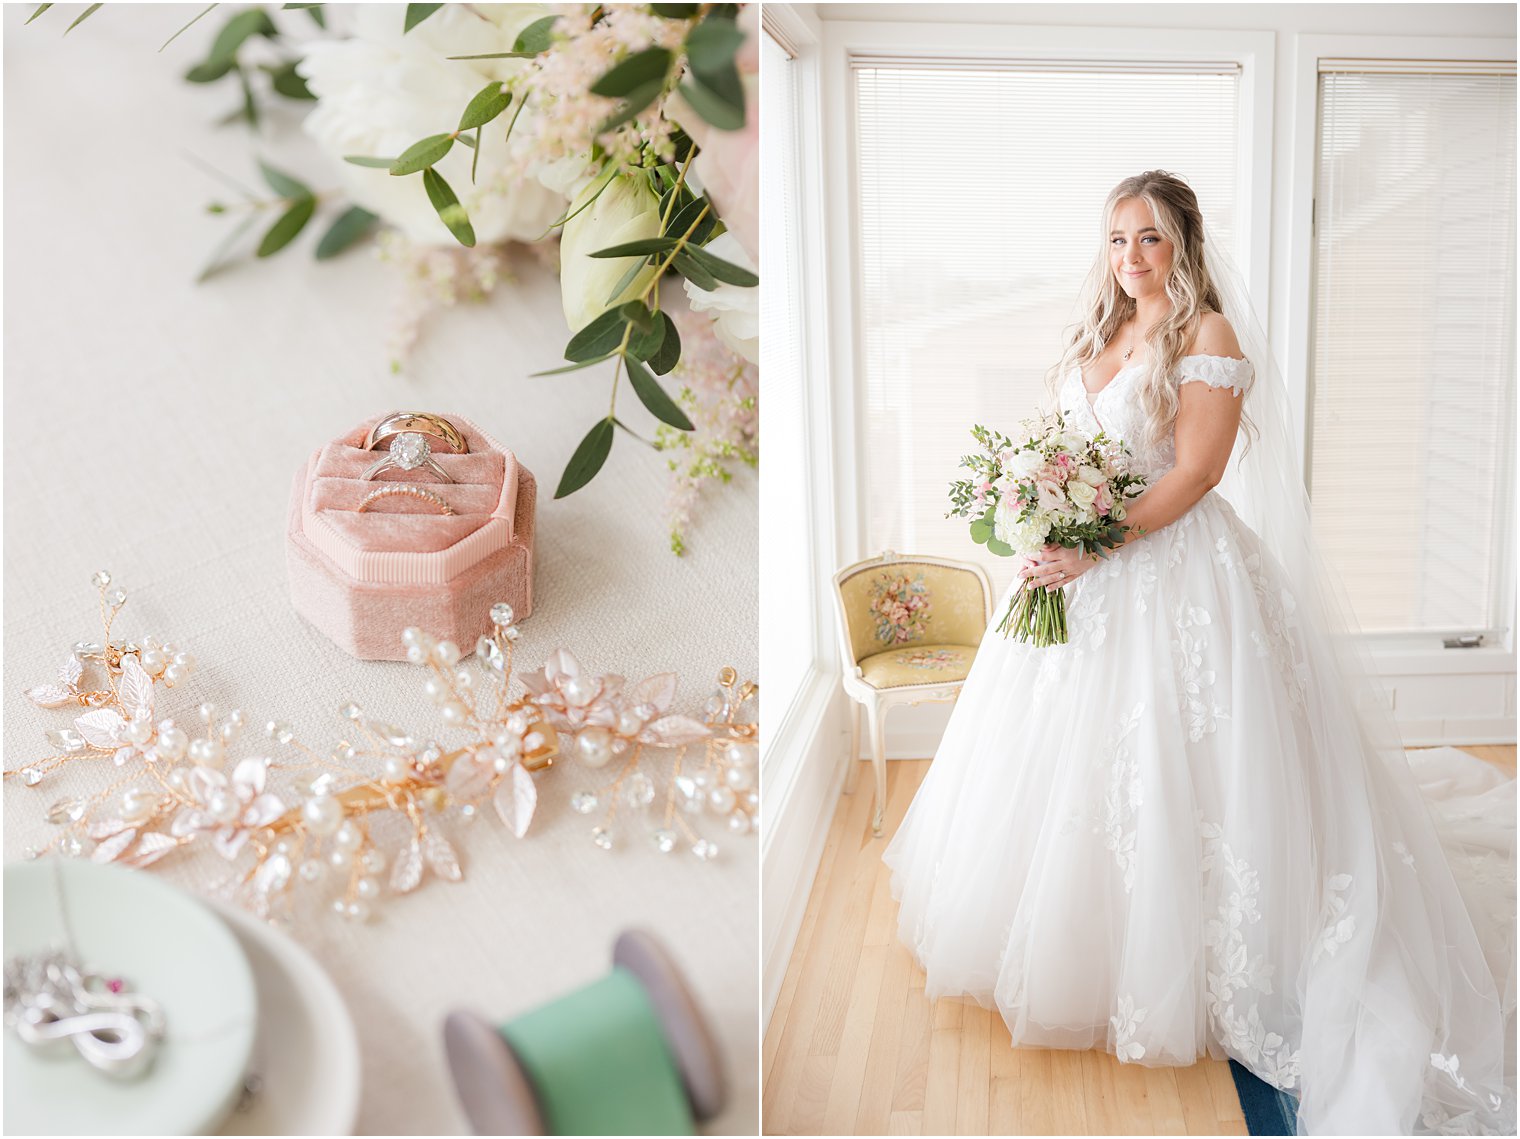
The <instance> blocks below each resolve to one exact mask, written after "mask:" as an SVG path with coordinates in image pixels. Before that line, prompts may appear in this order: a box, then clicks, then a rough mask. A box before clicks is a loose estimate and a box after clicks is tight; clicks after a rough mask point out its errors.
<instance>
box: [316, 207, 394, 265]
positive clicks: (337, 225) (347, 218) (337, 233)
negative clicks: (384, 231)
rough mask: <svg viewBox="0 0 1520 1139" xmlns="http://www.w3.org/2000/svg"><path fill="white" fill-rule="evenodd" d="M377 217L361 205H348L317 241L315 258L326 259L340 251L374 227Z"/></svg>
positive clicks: (364, 235)
mask: <svg viewBox="0 0 1520 1139" xmlns="http://www.w3.org/2000/svg"><path fill="white" fill-rule="evenodd" d="M379 220H380V219H379V218H378V217H376V216H375V215H374V214H372V213H370V212H369V211H368V210H366V209H365V208H364V207H362V206H350V207H349V208H348V209H347V210H345V211H343V213H342V214H341V215H339V217H338V220H337V221H335V222H333V223H332V225H331V226H329V227H328V229H327V232H326V233H324V234H323V235H322V240H321V241H319V242H317V260H318V261H327V260H330V259H332V258H334V257H336V256H337V255H338V254H340V253H342V252H343V251H344V250H345V249H347V248H348V247H349V246H351V245H353V244H354V243H355V242H357V241H359V240H361V239H362V238H364V237H366V236H367V235H368V234H369V232H370V231H371V230H372V229H374V228H375V225H376V223H377V222H379Z"/></svg>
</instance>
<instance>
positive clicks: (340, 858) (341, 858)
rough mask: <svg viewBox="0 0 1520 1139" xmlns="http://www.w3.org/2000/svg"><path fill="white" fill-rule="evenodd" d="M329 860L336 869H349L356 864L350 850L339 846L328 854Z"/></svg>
mask: <svg viewBox="0 0 1520 1139" xmlns="http://www.w3.org/2000/svg"><path fill="white" fill-rule="evenodd" d="M327 861H328V864H329V865H331V866H332V868H333V869H334V870H347V869H348V868H349V867H350V866H352V865H353V864H354V856H353V855H352V854H350V853H349V852H348V851H346V850H343V849H342V848H339V849H338V850H335V851H333V852H332V853H331V854H329V855H328V856H327Z"/></svg>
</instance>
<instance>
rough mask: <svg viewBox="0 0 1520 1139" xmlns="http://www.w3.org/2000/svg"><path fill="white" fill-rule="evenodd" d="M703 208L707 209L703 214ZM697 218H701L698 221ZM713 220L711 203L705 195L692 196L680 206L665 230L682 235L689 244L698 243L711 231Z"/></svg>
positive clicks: (678, 235)
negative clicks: (699, 196) (700, 196)
mask: <svg viewBox="0 0 1520 1139" xmlns="http://www.w3.org/2000/svg"><path fill="white" fill-rule="evenodd" d="M704 210H706V211H707V212H706V214H705V216H704V214H703V211H704ZM698 218H701V221H698V220H697V219H698ZM715 220H716V219H715V218H714V216H713V211H712V204H711V203H710V202H709V201H708V200H707V199H706V198H705V197H702V198H693V199H692V200H691V201H689V202H687V203H686V204H685V205H684V206H682V207H681V209H680V210H679V211H678V212H677V213H676V216H675V217H673V218H671V219H670V224H669V225H668V226H666V227H665V232H666V233H669V234H673V235H674V236H676V237H684V238H686V240H687V242H688V243H689V244H697V245H700V244H701V243H702V242H703V241H705V240H706V239H707V235H708V234H709V233H710V232H712V228H713V222H714V221H715ZM693 227H695V228H693Z"/></svg>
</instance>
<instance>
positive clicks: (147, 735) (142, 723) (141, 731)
mask: <svg viewBox="0 0 1520 1139" xmlns="http://www.w3.org/2000/svg"><path fill="white" fill-rule="evenodd" d="M122 735H124V736H125V737H126V738H127V740H128V741H129V742H131V743H135V744H145V743H147V742H148V741H149V740H151V739H152V738H153V721H152V720H137V719H134V720H131V721H130V722H129V723H128V724H127V726H126V727H125V728H124V729H123V731H122Z"/></svg>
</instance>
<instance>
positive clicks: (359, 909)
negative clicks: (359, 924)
mask: <svg viewBox="0 0 1520 1139" xmlns="http://www.w3.org/2000/svg"><path fill="white" fill-rule="evenodd" d="M369 915H370V908H369V903H368V902H366V901H364V899H362V898H360V899H358V900H356V901H352V902H349V903H348V910H347V913H346V916H347V917H348V920H349V921H369Z"/></svg>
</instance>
